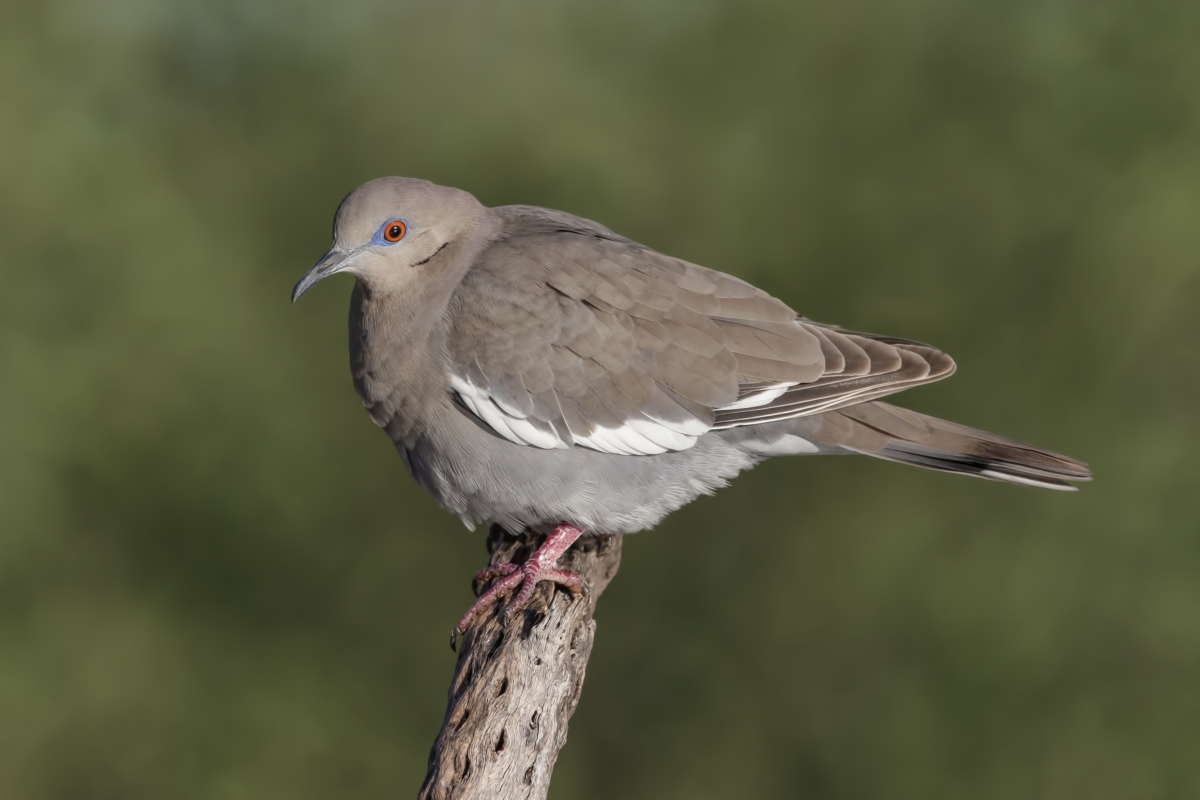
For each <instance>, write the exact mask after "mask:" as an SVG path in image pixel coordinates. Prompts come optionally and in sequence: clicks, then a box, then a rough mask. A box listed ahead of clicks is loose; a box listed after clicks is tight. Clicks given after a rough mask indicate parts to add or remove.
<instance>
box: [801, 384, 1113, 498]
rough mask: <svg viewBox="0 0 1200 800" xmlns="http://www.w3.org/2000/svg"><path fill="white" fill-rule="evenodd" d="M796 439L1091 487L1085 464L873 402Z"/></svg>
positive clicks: (979, 473)
mask: <svg viewBox="0 0 1200 800" xmlns="http://www.w3.org/2000/svg"><path fill="white" fill-rule="evenodd" d="M794 425H795V427H796V433H797V434H798V435H800V436H803V437H804V438H806V439H808V440H809V441H812V442H814V443H815V444H817V445H818V446H820V447H822V448H836V449H839V450H842V451H850V452H854V453H863V454H865V455H869V456H875V457H876V458H884V459H887V460H889V461H898V462H901V463H904V464H913V465H915V466H918V467H925V468H926V469H936V470H941V471H943V472H957V473H959V474H963V475H974V476H976V477H979V478H987V479H989V480H995V481H1005V482H1007V483H1016V484H1021V485H1023V486H1040V487H1043V488H1046V489H1058V490H1065V491H1074V489H1075V487H1074V486H1072V485H1071V483H1070V482H1071V481H1076V482H1078V481H1089V480H1091V479H1092V473H1091V470H1089V469H1088V467H1087V465H1086V464H1084V463H1083V462H1082V461H1076V460H1075V459H1073V458H1068V457H1067V456H1063V455H1059V454H1058V453H1052V452H1050V451H1049V450H1043V449H1042V448H1040V447H1034V446H1033V445H1030V444H1025V443H1024V442H1018V441H1016V440H1014V439H1008V438H1005V437H1003V436H997V435H996V434H994V433H987V432H986V431H981V430H976V429H975V428H968V427H967V426H965V425H959V424H957V423H954V422H947V421H946V420H941V419H937V418H936V417H930V416H927V415H925V414H918V413H917V412H915V411H909V410H908V409H906V408H899V407H897V406H893V405H890V404H888V403H881V402H870V403H861V404H859V405H855V406H850V407H849V408H843V409H839V410H838V411H830V412H826V413H824V414H818V415H814V416H811V417H802V418H800V419H797V420H795V421H794Z"/></svg>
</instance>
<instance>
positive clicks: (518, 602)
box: [450, 523, 584, 650]
mask: <svg viewBox="0 0 1200 800" xmlns="http://www.w3.org/2000/svg"><path fill="white" fill-rule="evenodd" d="M582 533H583V531H582V530H581V529H580V528H576V527H575V526H574V525H568V524H566V523H563V524H562V525H559V526H558V527H557V528H555V529H554V532H553V533H551V534H550V535H549V536H548V537H547V538H546V541H544V542H542V546H541V547H539V548H538V549H537V552H535V553H534V554H533V555H532V556H530V558H529V560H528V561H526V562H525V563H524V564H521V565H520V566H518V565H516V564H497V565H496V566H494V567H487V568H486V569H481V570H480V571H479V572H478V573H477V574H476V575H475V582H476V583H477V584H478V583H483V582H485V581H489V580H491V579H493V578H500V580H498V581H496V583H495V584H494V585H493V586H492V588H490V589H488V590H487V591H486V592H484V593H483V594H482V595H480V596H479V599H478V600H476V601H475V603H474V604H473V605H472V606H471V608H470V609H468V610H467V613H466V614H464V615H463V618H462V619H460V620H459V621H458V625H456V626H455V628H454V632H453V633H451V634H450V649H451V650H453V649H454V648H455V645H456V644H457V643H458V637H460V636H462V635H463V634H464V633H466V632H467V627H468V626H470V624H471V623H472V622H474V621H475V618H476V617H478V616H479V615H480V614H481V613H483V612H484V611H485V610H486V609H487V608H488V607H489V606H491V605H494V604H495V602H496V601H497V600H499V599H500V596H501V595H503V594H505V593H507V592H509V591H511V590H512V589H514V588H515V587H517V586H518V585H520V587H521V589H520V591H518V592H517V594H516V596H515V597H513V599H512V600H510V601H509V602H508V605H506V606H505V607H504V611H503V616H504V620H505V621H506V622H507V621H508V619H509V617H511V616H512V615H513V614H515V613H517V612H518V611H520V610H521V609H522V608H524V607H525V605H526V604H527V603H528V602H529V598H531V597H532V596H533V590H534V589H536V588H537V585H538V584H539V583H541V582H542V581H553V582H554V583H557V584H559V585H560V586H565V587H567V589H569V590H570V591H571V594H579V593H580V592H582V591H583V589H584V586H583V580H582V579H581V578H580V577H579V576H578V575H576V574H574V573H573V572H563V571H562V570H560V569H554V568H553V567H554V564H555V562H557V561H558V557H559V556H561V555H562V554H563V553H565V552H567V548H568V547H570V546H571V545H572V544H573V543H574V542H575V540H576V539H578V538H579V536H580V534H582Z"/></svg>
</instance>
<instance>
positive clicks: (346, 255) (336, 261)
mask: <svg viewBox="0 0 1200 800" xmlns="http://www.w3.org/2000/svg"><path fill="white" fill-rule="evenodd" d="M356 255H358V250H338V249H337V248H334V249H333V250H330V251H329V252H328V253H326V254H325V255H323V256H321V260H320V261H318V262H317V263H316V264H314V265H313V268H312V269H310V270H309V271H308V272H307V273H305V275H304V277H303V278H301V279H300V281H299V282H298V283H297V284H296V288H295V289H292V302H293V303H294V302H296V301H297V300H298V299H299V298H300V295H302V294H304V293H305V292H307V291H308V290H309V289H311V288H312V287H314V286H316V285H317V283H319V282H320V281H323V280H324V279H326V278H328V277H329V276H330V275H333V274H335V273H338V272H341V271H342V270H343V269H345V268H346V266H347V262H348V261H349V260H350V259H351V258H353V257H354V256H356Z"/></svg>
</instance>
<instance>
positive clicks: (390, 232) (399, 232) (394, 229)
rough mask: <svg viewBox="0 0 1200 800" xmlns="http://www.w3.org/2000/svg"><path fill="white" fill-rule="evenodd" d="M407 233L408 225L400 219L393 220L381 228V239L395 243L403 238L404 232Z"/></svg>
mask: <svg viewBox="0 0 1200 800" xmlns="http://www.w3.org/2000/svg"><path fill="white" fill-rule="evenodd" d="M406 233H408V226H407V225H405V224H404V223H403V222H402V221H401V220H398V219H397V220H393V221H391V222H389V223H388V224H387V225H385V226H384V228H383V240H384V241H385V242H391V243H392V244H395V243H396V242H398V241H400V240H401V239H403V238H404V234H406Z"/></svg>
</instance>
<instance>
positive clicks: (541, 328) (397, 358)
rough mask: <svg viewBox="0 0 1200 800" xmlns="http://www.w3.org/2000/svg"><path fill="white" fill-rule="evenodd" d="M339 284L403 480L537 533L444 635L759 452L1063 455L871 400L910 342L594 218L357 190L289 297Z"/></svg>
mask: <svg viewBox="0 0 1200 800" xmlns="http://www.w3.org/2000/svg"><path fill="white" fill-rule="evenodd" d="M339 272H346V273H349V274H351V275H353V276H354V277H355V278H356V281H355V286H354V292H353V294H352V296H351V302H350V364H351V371H352V373H353V376H354V386H355V388H356V389H357V391H358V395H359V397H361V398H362V402H363V405H365V406H366V408H367V411H368V413H370V415H371V418H372V419H374V420H375V422H376V423H377V424H378V425H379V426H380V427H382V428H383V429H384V430H385V431H387V433H388V435H389V436H390V437H391V438H392V441H393V442H394V443H395V445H396V449H397V450H398V451H399V452H400V455H401V457H402V458H403V459H404V463H405V465H406V466H407V467H408V469H409V472H410V473H411V474H412V476H413V478H414V479H415V480H416V481H417V483H418V484H420V485H421V486H422V487H423V488H424V489H425V490H427V491H428V492H429V493H430V494H432V495H433V496H434V497H435V498H436V499H437V501H438V502H439V503H440V504H441V505H442V506H443V507H444V508H446V509H448V510H450V511H452V512H454V513H456V514H458V515H459V516H460V517H461V518H462V519H463V520H464V521H465V522H467V524H468V525H470V524H472V523H473V522H478V521H488V522H497V523H499V524H501V525H503V526H504V527H506V528H508V529H510V530H520V529H523V528H526V527H531V528H534V529H544V530H547V531H550V535H549V537H548V538H547V540H546V542H545V544H543V545H542V547H541V548H540V549H539V550H538V551H537V553H535V554H534V556H533V557H532V558H531V559H530V560H529V561H528V562H527V563H526V564H525V565H523V566H521V567H516V566H509V567H505V568H498V569H496V568H494V569H492V570H485V571H484V573H481V577H500V576H503V579H502V580H500V581H499V582H497V583H496V584H495V585H494V586H493V587H492V588H491V589H490V590H489V591H488V592H487V593H485V594H484V595H483V596H482V597H480V598H479V600H478V601H477V602H476V604H475V605H474V606H473V607H472V609H471V610H470V611H469V612H468V613H467V616H465V617H464V618H463V620H462V621H461V622H460V623H459V626H458V628H457V629H456V632H461V631H463V630H465V628H466V625H467V624H468V623H469V622H470V621H471V619H472V618H473V617H474V615H475V614H477V613H478V612H479V611H480V610H481V609H483V608H484V607H486V606H487V605H488V604H490V603H492V602H494V601H495V600H496V599H497V598H498V597H499V596H500V595H501V594H503V593H505V592H508V591H510V590H512V589H514V588H516V586H517V585H518V584H520V585H521V589H520V591H519V592H518V593H517V596H516V597H515V598H514V599H513V600H512V601H511V602H510V603H509V605H508V607H507V609H506V612H507V613H511V612H513V611H515V610H517V609H519V608H521V607H522V605H523V604H524V603H525V602H527V600H528V598H529V596H530V594H531V593H532V591H533V588H534V586H535V585H536V584H537V582H539V581H542V580H551V581H555V582H557V583H560V584H563V585H566V586H567V587H568V588H570V589H571V590H572V591H579V590H580V589H581V584H580V581H579V578H578V577H576V576H574V575H571V574H569V573H565V572H562V571H559V570H555V569H553V567H554V564H555V561H556V560H557V558H558V557H559V556H560V555H561V554H562V553H563V552H565V551H566V549H567V548H568V547H570V545H571V543H572V542H574V541H575V539H576V538H577V537H578V536H580V535H581V533H583V532H585V531H586V532H589V533H596V534H624V533H632V532H634V531H640V530H643V529H645V528H649V527H651V526H652V525H654V524H655V523H657V522H658V521H659V520H660V519H662V518H663V517H664V516H665V515H666V514H668V513H670V512H671V511H674V510H675V509H677V508H679V507H680V506H683V505H684V504H686V503H688V502H690V501H692V500H694V499H695V498H696V497H697V496H698V495H700V494H705V493H709V492H712V491H713V490H715V489H717V488H719V487H721V486H723V485H724V484H725V483H726V482H727V481H729V480H730V479H731V478H732V477H733V476H735V475H737V474H738V473H739V472H741V471H742V470H744V469H748V468H749V467H752V466H754V464H755V463H757V462H758V461H761V460H762V459H764V458H766V457H768V456H775V455H792V454H800V453H805V454H808V453H813V454H817V453H863V454H866V455H871V456H875V457H878V458H885V459H889V460H891V461H899V462H903V463H906V464H915V465H917V466H921V467H927V468H930V469H937V470H942V471H945V472H957V473H961V474H965V475H974V476H977V477H981V478H989V479H992V480H998V481H1007V482H1009V483H1018V484H1022V485H1025V486H1041V487H1045V488H1050V489H1073V488H1074V487H1072V486H1071V485H1070V483H1068V481H1086V480H1089V479H1090V478H1091V473H1090V472H1089V471H1088V469H1087V467H1086V465H1084V464H1083V463H1081V462H1079V461H1076V460H1074V459H1071V458H1067V457H1065V456H1061V455H1057V454H1055V453H1051V452H1048V451H1046V450H1042V449H1040V448H1037V447H1033V446H1032V445H1027V444H1023V443H1021V442H1017V441H1013V440H1011V439H1006V438H1003V437H1000V436H996V435H994V434H990V433H986V432H984V431H980V430H975V429H972V428H968V427H964V426H962V425H956V424H954V423H952V422H946V421H943V420H940V419H935V418H933V417H929V416H926V415H924V414H918V413H916V412H913V411H909V410H907V409H903V408H897V407H896V406H892V405H889V404H887V403H882V402H879V401H878V398H880V397H883V396H885V395H889V394H892V393H894V392H898V391H901V390H903V389H907V388H909V387H912V386H918V385H920V384H923V383H929V382H931V381H936V380H940V379H942V378H945V377H947V376H949V375H950V374H951V373H952V372H954V362H953V361H952V360H951V359H950V357H949V356H947V355H946V354H945V353H943V352H941V351H940V350H938V349H937V348H934V347H930V346H929V345H925V344H920V343H918V342H913V341H909V340H907V339H898V338H895V337H890V336H876V335H874V334H866V333H853V332H850V331H846V330H842V329H840V328H837V327H833V326H829V325H822V324H820V323H816V322H813V321H811V320H808V319H805V318H803V317H800V316H798V315H797V314H796V312H794V311H793V310H792V309H791V308H789V307H788V306H787V305H785V304H784V303H783V302H781V301H779V300H776V299H775V298H773V297H771V296H770V295H768V294H766V293H765V292H763V291H761V290H759V289H756V288H755V287H753V286H751V285H750V284H748V283H746V282H745V281H742V280H739V279H738V278H735V277H732V276H730V275H726V274H724V273H721V272H716V271H714V270H711V269H706V268H704V267H701V266H697V265H695V264H689V263H688V262H686V261H682V260H680V259H677V258H672V257H671V256H667V255H664V254H662V253H658V252H656V251H654V250H651V249H650V248H648V247H645V246H643V245H640V244H638V243H637V242H634V241H631V240H629V239H626V238H625V237H623V236H620V235H618V234H616V233H613V232H612V231H610V230H609V229H608V228H605V227H604V226H603V225H599V224H597V223H595V222H591V221H589V220H586V219H582V218H580V217H576V216H573V215H571V214H566V213H564V212H561V211H552V210H549V209H544V208H536V207H533V206H501V207H498V208H487V207H485V206H483V205H482V204H480V203H479V201H477V200H476V199H475V198H474V197H473V196H472V195H470V194H468V193H467V192H464V191H461V190H459V189H452V188H448V187H444V186H438V185H435V184H432V183H429V182H427V181H422V180H415V179H412V178H380V179H378V180H374V181H371V182H369V183H366V184H363V185H362V186H360V187H359V188H357V189H355V190H354V191H353V192H351V193H350V195H349V196H347V197H346V199H345V200H344V201H343V202H342V204H341V206H340V207H339V208H338V211H337V216H336V219H335V221H334V231H333V248H332V249H331V250H330V251H329V252H328V253H326V254H325V255H324V256H323V257H322V258H321V259H320V261H318V262H317V264H316V266H314V267H313V268H312V269H311V270H310V271H309V272H308V274H306V275H305V276H304V277H303V278H302V279H301V280H300V282H299V283H297V284H296V288H295V290H294V291H293V292H292V300H293V301H294V300H295V299H296V298H298V297H300V295H302V294H304V292H306V291H307V290H308V289H309V288H311V287H312V286H313V284H315V283H317V282H318V281H320V280H322V279H324V278H327V277H328V276H330V275H333V274H335V273H339Z"/></svg>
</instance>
